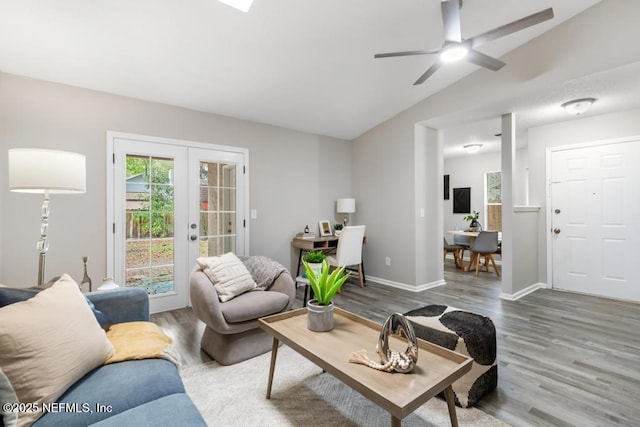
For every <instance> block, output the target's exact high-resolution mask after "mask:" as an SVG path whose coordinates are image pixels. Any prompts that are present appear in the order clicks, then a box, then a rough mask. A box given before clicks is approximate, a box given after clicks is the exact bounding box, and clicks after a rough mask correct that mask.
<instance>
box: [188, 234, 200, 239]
mask: <svg viewBox="0 0 640 427" xmlns="http://www.w3.org/2000/svg"><path fill="white" fill-rule="evenodd" d="M189 238H190V239H191V240H198V236H196V235H195V234H192V235H191V236H190V237H189Z"/></svg>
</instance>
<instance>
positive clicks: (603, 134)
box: [529, 109, 640, 283]
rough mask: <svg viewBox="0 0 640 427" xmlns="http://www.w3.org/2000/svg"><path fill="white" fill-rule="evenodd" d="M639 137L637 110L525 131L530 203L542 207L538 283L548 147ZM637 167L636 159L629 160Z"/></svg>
mask: <svg viewBox="0 0 640 427" xmlns="http://www.w3.org/2000/svg"><path fill="white" fill-rule="evenodd" d="M638 135H640V109H635V110H629V111H623V112H619V113H613V114H604V115H601V116H595V117H584V118H578V119H574V120H569V121H566V122H562V123H556V124H552V125H547V126H540V127H535V128H531V129H529V164H530V181H531V203H532V204H534V205H540V206H542V209H541V210H540V215H539V226H538V230H539V233H538V247H539V268H538V275H539V280H540V282H542V283H547V232H546V231H547V227H546V221H547V209H546V206H547V199H546V197H547V192H546V182H547V178H548V177H547V176H546V153H547V149H548V148H550V147H557V146H564V145H572V144H578V143H584V142H592V141H601V140H607V139H615V138H623V137H628V136H638ZM632 161H635V162H636V163H638V165H639V167H640V159H632Z"/></svg>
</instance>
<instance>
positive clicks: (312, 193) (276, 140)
mask: <svg viewBox="0 0 640 427" xmlns="http://www.w3.org/2000/svg"><path fill="white" fill-rule="evenodd" d="M0 93H1V94H2V96H1V97H0V148H1V149H0V201H1V202H2V205H1V207H0V219H1V221H2V222H1V223H0V236H1V241H0V253H2V258H1V260H0V282H2V283H5V284H10V285H14V286H28V285H33V284H34V283H35V282H36V275H37V253H36V242H37V241H38V240H39V237H40V234H39V230H40V205H41V203H42V199H41V196H38V195H28V194H22V193H10V192H9V191H8V187H7V182H6V166H7V149H9V148H13V147H39V148H56V149H61V150H68V151H74V152H79V153H82V154H84V155H86V157H87V192H86V194H82V195H68V196H64V195H63V196H59V195H53V196H52V197H51V217H50V227H49V241H50V249H49V252H48V255H47V271H46V277H45V279H48V278H50V277H52V276H54V275H60V274H62V273H63V272H66V273H69V274H70V275H71V276H72V277H74V278H75V279H78V280H79V279H80V278H81V277H82V256H83V255H88V256H89V262H88V266H89V275H90V276H91V278H92V279H93V280H94V281H96V282H99V281H101V279H102V277H104V275H105V270H106V253H105V251H106V236H105V228H106V225H105V221H106V215H105V210H106V201H105V200H106V199H105V187H106V182H105V174H106V158H105V156H106V148H105V147H106V146H105V144H106V131H108V130H112V131H118V132H127V133H135V134H142V135H150V136H159V137H165V138H175V139H183V140H188V141H197V142H205V143H212V144H220V145H231V146H238V147H245V148H248V149H249V155H250V165H249V174H250V208H252V209H256V210H257V211H258V218H257V219H255V220H249V219H248V221H249V227H250V238H251V245H250V253H251V254H255V255H266V256H269V257H272V258H274V259H276V260H277V261H279V262H281V263H282V264H284V265H285V266H287V267H291V265H292V262H293V260H294V259H295V260H296V261H297V258H296V257H295V256H294V254H293V248H292V247H291V239H292V237H293V236H294V235H295V233H296V232H299V231H302V229H303V228H304V226H305V224H309V227H310V228H311V229H312V230H314V231H316V232H317V223H318V220H321V219H329V220H331V221H332V222H336V221H337V220H339V218H338V217H336V216H335V207H334V202H335V199H336V198H338V197H344V196H350V195H351V194H352V193H351V171H350V165H351V149H350V144H349V142H347V141H343V140H339V139H335V138H329V137H324V136H319V135H312V134H306V133H302V132H296V131H291V130H287V129H283V128H278V127H274V126H268V125H262V124H257V123H252V122H247V121H242V120H236V119H231V118H228V117H223V116H218V115H213V114H207V113H201V112H197V111H191V110H186V109H183V108H177V107H172V106H167V105H162V104H156V103H150V102H145V101H140V100H135V99H131V98H125V97H120V96H116V95H109V94H105V93H101V92H95V91H90V90H85V89H80V88H74V87H70V86H64V85H59V84H54V83H47V82H43V81H38V80H32V79H28V78H23V77H18V76H13V75H8V74H2V73H0ZM357 215H358V214H356V215H354V216H353V219H354V220H357Z"/></svg>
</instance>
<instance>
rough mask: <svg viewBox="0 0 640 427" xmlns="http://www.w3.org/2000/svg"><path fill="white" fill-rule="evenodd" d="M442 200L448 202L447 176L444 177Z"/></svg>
mask: <svg viewBox="0 0 640 427" xmlns="http://www.w3.org/2000/svg"><path fill="white" fill-rule="evenodd" d="M444 199H445V200H449V175H445V176H444Z"/></svg>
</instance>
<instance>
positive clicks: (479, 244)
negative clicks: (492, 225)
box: [471, 231, 500, 277]
mask: <svg viewBox="0 0 640 427" xmlns="http://www.w3.org/2000/svg"><path fill="white" fill-rule="evenodd" d="M497 250H498V232H497V231H481V232H480V234H478V237H476V239H475V240H474V241H473V244H472V245H471V260H472V261H473V263H474V264H475V266H476V276H477V275H478V269H479V268H480V258H482V257H484V269H485V271H489V261H491V264H492V265H493V271H495V272H496V275H497V276H498V277H500V270H498V267H497V266H496V261H495V260H494V259H493V254H494V253H496V251H497Z"/></svg>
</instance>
